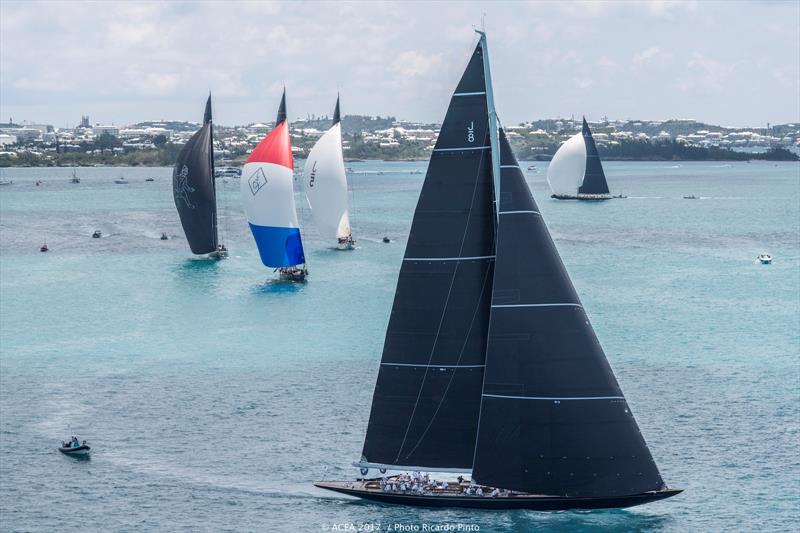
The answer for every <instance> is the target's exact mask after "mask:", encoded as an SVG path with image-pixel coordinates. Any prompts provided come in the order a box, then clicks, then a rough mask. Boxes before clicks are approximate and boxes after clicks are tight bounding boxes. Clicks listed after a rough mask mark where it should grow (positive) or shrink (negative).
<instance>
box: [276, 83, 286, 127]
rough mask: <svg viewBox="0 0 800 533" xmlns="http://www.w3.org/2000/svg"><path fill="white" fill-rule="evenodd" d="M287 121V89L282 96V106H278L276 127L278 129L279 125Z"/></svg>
mask: <svg viewBox="0 0 800 533" xmlns="http://www.w3.org/2000/svg"><path fill="white" fill-rule="evenodd" d="M284 120H286V88H284V89H283V95H281V104H280V105H279V106H278V116H277V118H275V127H278V124H280V123H281V122H283V121H284Z"/></svg>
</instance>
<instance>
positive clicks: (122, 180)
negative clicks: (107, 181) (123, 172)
mask: <svg viewBox="0 0 800 533" xmlns="http://www.w3.org/2000/svg"><path fill="white" fill-rule="evenodd" d="M114 183H117V184H119V185H127V184H128V180H126V179H125V176H120V177H118V178H117V179H115V180H114Z"/></svg>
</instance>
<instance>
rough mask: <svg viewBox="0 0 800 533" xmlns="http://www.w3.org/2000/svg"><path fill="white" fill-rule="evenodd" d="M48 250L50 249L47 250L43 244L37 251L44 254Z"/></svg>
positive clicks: (45, 244)
mask: <svg viewBox="0 0 800 533" xmlns="http://www.w3.org/2000/svg"><path fill="white" fill-rule="evenodd" d="M49 249H50V248H48V247H47V243H44V244H43V245H41V246H40V247H39V251H40V252H46V251H48V250H49Z"/></svg>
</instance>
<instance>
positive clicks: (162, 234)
mask: <svg viewBox="0 0 800 533" xmlns="http://www.w3.org/2000/svg"><path fill="white" fill-rule="evenodd" d="M167 239H169V237H167V234H166V233H164V232H161V240H162V241H166V240H167Z"/></svg>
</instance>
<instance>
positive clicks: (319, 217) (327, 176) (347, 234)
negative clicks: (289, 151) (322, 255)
mask: <svg viewBox="0 0 800 533" xmlns="http://www.w3.org/2000/svg"><path fill="white" fill-rule="evenodd" d="M303 183H304V185H305V191H306V196H307V197H308V203H309V205H310V206H311V213H312V216H313V219H314V224H315V225H316V226H317V228H319V231H320V234H321V235H322V236H323V237H324V238H325V239H329V240H330V241H333V240H334V239H336V243H337V245H338V246H339V248H340V249H352V248H353V247H354V245H355V241H354V240H353V234H352V230H351V228H350V215H349V213H348V208H347V174H346V173H345V168H344V155H343V152H342V124H341V119H340V116H339V97H338V96H337V97H336V108H335V110H334V112H333V124H332V125H331V127H330V129H328V131H326V132H325V133H324V134H323V135H322V137H320V138H319V140H318V141H317V143H316V144H315V145H314V147H313V148H312V149H311V151H310V152H309V154H308V158H307V159H306V165H305V167H304V169H303Z"/></svg>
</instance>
